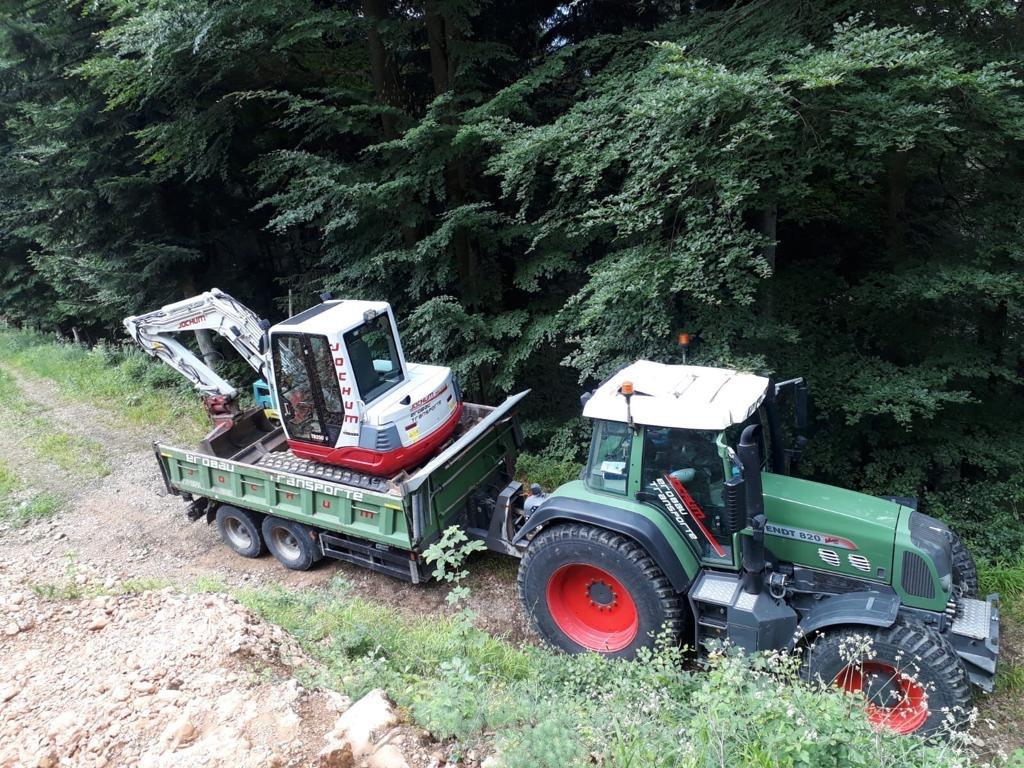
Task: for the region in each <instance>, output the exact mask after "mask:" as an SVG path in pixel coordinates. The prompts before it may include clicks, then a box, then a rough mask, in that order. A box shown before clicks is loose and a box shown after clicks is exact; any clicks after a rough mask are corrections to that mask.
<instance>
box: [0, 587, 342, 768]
mask: <svg viewBox="0 0 1024 768" xmlns="http://www.w3.org/2000/svg"><path fill="white" fill-rule="evenodd" d="M9 586H10V585H9V584H8V585H7V587H9ZM0 587H4V585H2V584H0ZM0 604H2V610H3V620H2V625H3V626H2V634H0V656H2V657H3V658H4V664H3V669H2V671H0V702H2V703H0V766H5V767H6V766H19V765H24V766H56V765H60V764H65V765H66V764H72V765H82V766H107V765H139V766H140V767H142V768H156V767H157V766H199V765H203V766H239V767H241V766H257V765H259V766H266V765H280V766H285V765H310V764H314V763H315V762H316V760H317V753H318V751H319V750H320V748H321V746H322V744H323V743H324V737H325V735H326V734H327V733H328V732H330V731H331V729H332V727H333V725H334V721H335V720H336V719H337V718H338V716H339V715H340V714H341V713H342V712H344V711H345V710H346V709H347V708H348V704H349V702H348V701H347V700H346V699H345V698H344V697H342V696H341V695H339V694H337V693H334V692H331V691H322V690H318V691H309V690H305V689H304V688H302V687H301V686H300V685H299V684H298V683H297V682H296V681H295V679H294V678H292V677H291V675H292V673H293V671H294V669H295V668H296V667H301V666H310V665H311V662H310V661H309V660H308V659H307V658H306V657H305V656H304V654H303V653H302V652H301V651H300V650H299V648H298V647H297V646H296V645H295V643H294V642H293V641H292V640H291V639H290V638H289V637H288V636H287V635H286V634H285V633H284V632H283V631H282V630H281V629H279V628H277V627H274V626H272V625H268V624H265V623H264V622H262V621H260V620H259V619H258V618H257V617H256V616H254V615H253V614H252V613H250V612H249V611H248V610H247V609H246V608H244V607H243V606H241V605H239V604H238V603H237V602H235V601H234V600H232V599H230V598H228V597H225V596H223V595H212V594H209V595H207V594H191V595H189V594H176V593H174V592H172V591H170V590H165V591H160V592H143V593H140V594H135V595H122V596H102V597H97V598H93V599H89V600H75V601H64V600H59V601H57V600H55V601H50V600H42V599H40V598H39V597H37V596H36V595H35V594H34V593H32V592H30V591H24V590H11V589H9V588H2V589H0Z"/></svg>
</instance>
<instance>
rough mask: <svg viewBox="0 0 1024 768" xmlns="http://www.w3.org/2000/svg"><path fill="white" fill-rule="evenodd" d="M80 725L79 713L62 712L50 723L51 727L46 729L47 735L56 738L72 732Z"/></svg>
mask: <svg viewBox="0 0 1024 768" xmlns="http://www.w3.org/2000/svg"><path fill="white" fill-rule="evenodd" d="M78 723H79V717H78V714H77V713H75V712H62V713H60V714H59V715H57V716H56V717H55V718H53V719H52V720H51V721H50V723H49V725H48V726H47V727H46V733H47V734H48V735H50V736H56V735H58V734H61V733H65V732H67V731H69V730H71V729H72V728H74V727H76V726H77V725H78Z"/></svg>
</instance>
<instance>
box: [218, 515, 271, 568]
mask: <svg viewBox="0 0 1024 768" xmlns="http://www.w3.org/2000/svg"><path fill="white" fill-rule="evenodd" d="M260 517H262V515H260V514H259V513H257V512H250V511H249V510H247V509H239V508H238V507H232V506H229V505H227V504H221V505H220V507H218V508H217V531H218V532H219V533H220V538H221V541H223V542H224V543H225V544H227V545H228V547H230V548H231V549H232V550H233V551H234V552H236V553H238V554H239V555H241V556H242V557H259V556H260V555H262V554H264V553H265V552H266V551H267V548H266V546H265V545H264V543H263V536H262V535H261V534H260Z"/></svg>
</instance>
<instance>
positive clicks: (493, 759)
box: [480, 754, 501, 768]
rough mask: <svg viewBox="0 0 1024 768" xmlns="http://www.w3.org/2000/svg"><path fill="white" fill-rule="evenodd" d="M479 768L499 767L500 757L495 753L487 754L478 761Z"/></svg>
mask: <svg viewBox="0 0 1024 768" xmlns="http://www.w3.org/2000/svg"><path fill="white" fill-rule="evenodd" d="M480 768H501V758H500V757H498V755H497V754H494V755H488V756H487V757H485V758H484V761H483V762H482V763H480Z"/></svg>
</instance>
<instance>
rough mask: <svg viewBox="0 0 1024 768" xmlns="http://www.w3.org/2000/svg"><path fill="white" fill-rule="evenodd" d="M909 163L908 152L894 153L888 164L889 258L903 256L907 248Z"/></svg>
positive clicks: (886, 227) (887, 227)
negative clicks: (904, 214) (904, 217)
mask: <svg viewBox="0 0 1024 768" xmlns="http://www.w3.org/2000/svg"><path fill="white" fill-rule="evenodd" d="M908 161H909V155H908V154H907V153H906V152H893V153H892V154H891V155H890V156H889V158H888V161H887V162H886V166H887V168H888V171H889V191H888V199H887V200H886V217H885V244H886V245H887V246H888V250H889V258H896V257H898V256H899V255H901V254H902V253H903V252H904V250H905V246H906V225H905V223H904V221H903V210H904V208H906V204H907V165H908Z"/></svg>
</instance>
